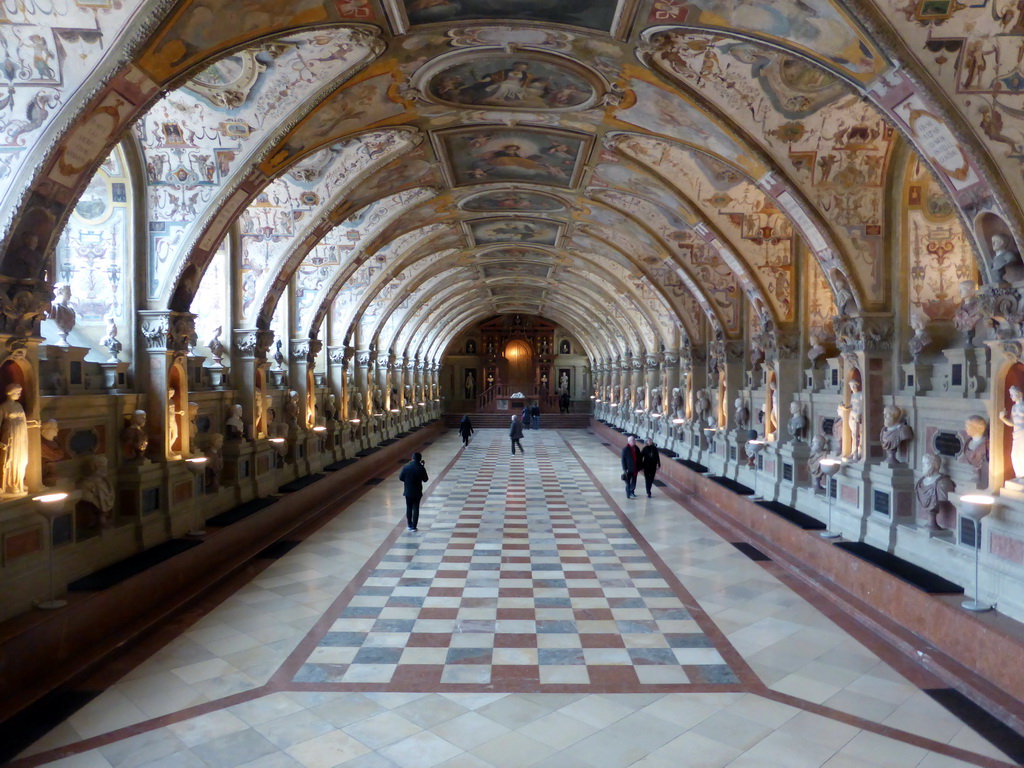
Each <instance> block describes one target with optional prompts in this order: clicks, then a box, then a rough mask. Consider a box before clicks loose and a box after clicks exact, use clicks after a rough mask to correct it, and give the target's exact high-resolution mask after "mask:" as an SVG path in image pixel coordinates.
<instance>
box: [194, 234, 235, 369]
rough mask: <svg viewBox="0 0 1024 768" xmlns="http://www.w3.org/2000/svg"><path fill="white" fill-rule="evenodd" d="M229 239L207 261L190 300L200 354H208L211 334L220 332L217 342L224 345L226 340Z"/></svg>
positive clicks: (228, 336)
mask: <svg viewBox="0 0 1024 768" xmlns="http://www.w3.org/2000/svg"><path fill="white" fill-rule="evenodd" d="M230 243H231V236H230V235H229V236H228V237H225V238H224V241H223V242H222V243H221V244H220V248H218V249H217V252H216V253H215V254H214V255H213V258H212V259H210V264H209V266H207V267H206V272H204V273H203V279H202V282H200V283H199V290H197V291H196V296H195V298H194V299H192V307H191V309H192V312H193V314H195V316H196V335H197V336H198V337H199V349H200V350H201V354H206V355H208V354H209V347H208V345H209V343H210V339H212V338H213V334H214V332H215V331H216V330H217V329H218V328H220V329H221V334H220V341H221V343H222V344H227V341H226V339H228V338H230V335H231V334H230V328H229V325H228V301H227V291H228V279H227V274H228V251H229V248H230Z"/></svg>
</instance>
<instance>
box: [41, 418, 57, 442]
mask: <svg viewBox="0 0 1024 768" xmlns="http://www.w3.org/2000/svg"><path fill="white" fill-rule="evenodd" d="M59 431H60V427H59V426H58V425H57V420H56V419H48V420H47V421H44V422H43V426H41V427H40V428H39V434H40V435H42V438H43V440H50V441H53V440H54V439H56V437H57V433H58V432H59Z"/></svg>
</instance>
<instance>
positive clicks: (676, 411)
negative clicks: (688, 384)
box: [672, 387, 686, 419]
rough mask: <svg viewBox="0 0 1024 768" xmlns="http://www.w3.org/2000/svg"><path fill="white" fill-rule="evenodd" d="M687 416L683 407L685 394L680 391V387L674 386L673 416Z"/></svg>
mask: <svg viewBox="0 0 1024 768" xmlns="http://www.w3.org/2000/svg"><path fill="white" fill-rule="evenodd" d="M685 416H686V413H685V410H684V408H683V394H682V392H680V391H679V387H673V388H672V418H673V419H682V418H684V417H685Z"/></svg>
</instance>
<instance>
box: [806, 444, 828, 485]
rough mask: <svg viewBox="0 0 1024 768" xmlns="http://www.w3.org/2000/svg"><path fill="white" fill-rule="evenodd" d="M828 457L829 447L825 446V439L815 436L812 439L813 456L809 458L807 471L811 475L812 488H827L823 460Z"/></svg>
mask: <svg viewBox="0 0 1024 768" xmlns="http://www.w3.org/2000/svg"><path fill="white" fill-rule="evenodd" d="M826 456H828V447H827V446H826V445H825V438H824V437H822V436H821V435H815V436H814V437H813V438H812V439H811V455H810V456H808V457H807V469H808V471H809V472H810V474H811V486H812V487H813V488H814V489H815V490H821V489H822V488H824V487H825V484H824V481H823V480H822V478H823V477H824V473H822V471H821V460H822V459H824V458H825V457H826Z"/></svg>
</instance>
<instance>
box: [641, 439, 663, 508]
mask: <svg viewBox="0 0 1024 768" xmlns="http://www.w3.org/2000/svg"><path fill="white" fill-rule="evenodd" d="M640 456H641V457H642V458H641V461H642V463H643V468H644V484H645V485H646V486H647V498H648V499H649V498H651V487H652V486H653V485H654V476H655V475H656V474H658V470H659V469H661V452H660V451H659V450H658V446H656V445H655V444H654V441H653V440H651V439H650V438H647V440H646V442H645V443H644V447H643V449H642V450H641V451H640Z"/></svg>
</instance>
